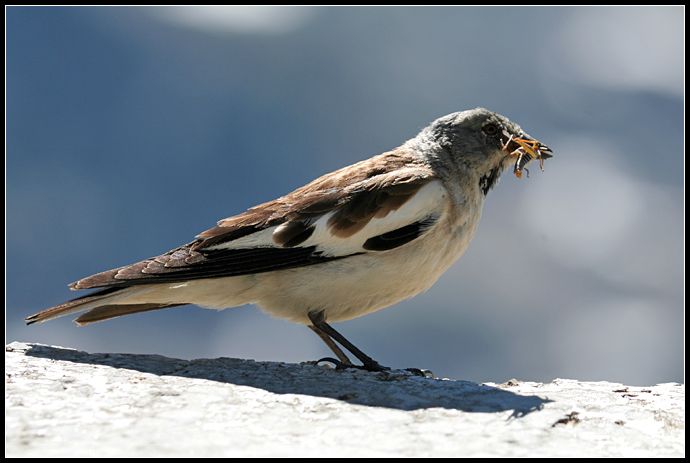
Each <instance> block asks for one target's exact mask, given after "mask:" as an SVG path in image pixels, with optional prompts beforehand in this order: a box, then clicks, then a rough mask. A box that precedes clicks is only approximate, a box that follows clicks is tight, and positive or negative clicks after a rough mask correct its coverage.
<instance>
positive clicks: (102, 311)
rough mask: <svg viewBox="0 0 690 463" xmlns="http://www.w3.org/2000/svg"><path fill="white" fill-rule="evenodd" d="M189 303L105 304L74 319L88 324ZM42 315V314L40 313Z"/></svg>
mask: <svg viewBox="0 0 690 463" xmlns="http://www.w3.org/2000/svg"><path fill="white" fill-rule="evenodd" d="M181 305H188V304H155V303H151V304H129V305H125V304H121V305H103V306H101V307H97V308H95V309H92V310H89V311H88V312H86V313H85V314H83V315H80V316H79V317H77V318H76V319H75V320H74V321H75V322H77V324H78V325H79V326H82V325H88V324H89V323H96V322H100V321H103V320H108V319H110V318H115V317H122V316H123V315H131V314H134V313H139V312H149V311H151V310H161V309H169V308H170V307H179V306H181ZM39 315H40V314H39Z"/></svg>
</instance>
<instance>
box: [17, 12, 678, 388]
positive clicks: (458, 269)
mask: <svg viewBox="0 0 690 463" xmlns="http://www.w3.org/2000/svg"><path fill="white" fill-rule="evenodd" d="M6 14H7V16H6V31H7V33H6V40H7V45H6V46H7V61H6V69H7V71H6V74H7V87H6V98H7V103H6V104H7V106H6V115H7V122H6V131H7V141H6V150H7V151H6V269H7V272H6V307H7V313H6V338H7V341H14V340H20V341H32V342H43V343H49V344H55V345H61V346H68V347H73V348H77V349H82V350H87V351H90V352H134V353H157V354H162V355H167V356H172V357H180V358H187V359H191V358H199V357H217V356H226V357H240V358H251V359H257V360H276V361H289V362H298V361H302V360H309V359H317V358H319V357H322V356H325V355H328V354H330V352H329V351H328V350H327V348H326V347H325V345H323V344H322V342H321V341H320V340H319V339H318V338H317V337H316V336H314V335H313V334H312V333H311V332H310V331H309V330H308V329H307V328H305V327H302V326H299V325H294V324H290V323H288V322H284V321H281V320H275V319H272V318H271V317H269V316H268V315H265V314H263V313H261V312H260V311H259V310H257V309H256V308H255V307H252V306H247V307H241V308H234V309H228V310H225V311H223V312H220V313H218V312H216V311H212V310H202V309H199V308H197V307H194V306H188V307H184V308H175V309H170V310H165V311H159V312H152V313H148V314H141V315H135V316H131V317H124V318H120V319H116V320H112V321H108V322H105V323H99V324H95V325H90V326H87V327H82V328H77V327H76V325H74V324H73V323H72V322H71V321H70V320H71V318H73V317H65V318H63V319H59V320H55V321H52V322H50V323H46V324H42V325H38V326H31V327H25V326H24V324H23V322H22V319H23V318H24V317H26V316H27V315H31V314H33V313H35V312H37V311H40V310H43V309H45V308H47V307H49V306H51V305H54V304H56V303H59V302H62V301H64V300H66V299H68V298H71V297H74V296H75V293H71V292H70V291H68V290H67V287H66V286H65V285H66V284H67V283H70V282H72V281H75V280H77V279H79V278H82V277H85V276H88V275H91V274H93V273H96V272H99V271H103V270H107V269H110V268H114V267H119V266H122V265H125V264H129V263H133V262H135V261H139V260H141V259H144V258H147V257H151V256H154V255H158V254H161V253H164V252H166V251H168V250H170V249H172V248H174V247H177V246H179V245H181V244H184V243H186V242H189V241H191V240H192V239H193V238H194V235H196V234H197V233H199V232H201V231H203V230H205V229H207V228H210V227H212V226H213V225H214V224H215V222H216V221H217V220H219V219H221V218H224V217H227V216H231V215H235V214H237V213H240V212H242V211H244V210H245V209H247V208H249V207H251V206H253V205H255V204H258V203H260V202H264V201H268V200H271V199H273V198H275V197H277V196H280V195H282V194H286V193H288V192H290V191H292V190H293V189H294V188H297V187H299V186H302V185H303V184H305V183H307V182H309V181H310V180H312V179H314V178H316V177H317V176H319V175H322V174H324V173H327V172H329V171H331V170H334V169H336V168H339V167H342V166H345V165H348V164H351V163H353V162H356V161H359V160H361V159H365V158H368V157H370V156H372V155H375V154H379V153H381V152H383V151H386V150H389V149H392V148H394V147H396V146H398V145H400V144H401V143H403V142H404V141H405V140H407V139H409V138H411V137H413V136H414V135H415V134H416V133H417V132H418V131H419V129H421V128H422V127H424V126H426V125H427V124H428V123H429V122H431V121H432V120H434V119H436V118H437V117H440V116H443V115H445V114H448V113H451V112H455V111H460V110H465V109H471V108H474V107H477V106H483V107H486V108H489V109H491V110H493V111H496V112H499V113H500V114H503V115H505V116H507V117H509V118H510V119H512V120H514V121H516V122H517V123H519V124H521V125H522V127H523V129H524V130H525V131H527V132H528V133H530V134H531V135H532V136H534V137H536V138H537V139H539V140H541V141H542V142H544V143H547V144H548V145H549V146H550V147H552V149H553V151H554V154H555V157H554V159H552V160H549V161H548V162H547V163H546V165H545V167H546V173H542V172H540V171H539V168H538V166H536V165H533V166H532V168H531V169H530V171H531V175H530V178H529V179H527V178H526V177H523V178H522V179H521V180H518V179H517V178H515V177H514V176H513V175H512V174H510V173H509V172H508V173H506V174H505V175H504V177H503V179H502V181H501V184H500V185H499V186H498V187H497V188H496V189H495V190H494V191H493V192H491V193H490V195H489V197H488V199H487V202H486V204H485V207H484V216H483V218H482V221H481V223H480V225H479V228H478V231H477V234H476V236H475V238H474V241H473V242H472V244H471V245H470V248H469V250H468V251H467V252H466V253H465V255H464V256H463V257H462V258H461V259H460V260H459V261H458V262H457V263H456V264H455V265H454V266H453V267H452V268H451V269H450V270H449V271H448V272H446V274H445V275H444V276H443V277H442V278H441V279H440V280H439V281H438V283H437V284H436V285H435V286H434V287H433V288H432V289H431V290H429V291H428V292H426V293H424V294H422V295H420V296H417V297H416V298H414V299H411V300H408V301H405V302H402V303H400V304H397V305H396V306H393V307H391V308H387V309H384V310H382V311H379V312H377V313H375V314H371V315H369V316H366V317H362V318H359V319H356V320H352V321H349V322H346V323H339V324H336V325H335V326H336V328H337V329H339V330H340V331H341V332H343V333H344V334H345V335H346V336H347V337H348V338H349V339H350V340H352V341H353V342H354V343H355V344H356V345H357V346H359V347H360V348H362V349H363V350H364V351H365V352H367V353H368V354H369V355H371V356H372V357H374V358H375V359H377V360H379V361H380V362H381V363H383V364H386V365H389V366H393V367H409V366H416V367H423V368H429V369H431V370H433V371H434V372H435V373H436V374H437V375H439V376H444V377H450V378H455V379H467V380H473V381H496V382H502V381H505V380H508V379H510V378H513V377H516V378H518V379H521V380H532V381H550V380H552V379H554V378H557V377H563V378H576V379H580V380H609V381H618V382H623V383H628V384H633V385H651V384H655V383H660V382H668V381H678V382H683V381H684V329H683V326H684V275H683V273H684V202H683V201H684V200H683V196H684V142H683V132H684V122H683V119H684V43H685V22H684V14H685V11H684V8H683V7H627V8H625V7H622V8H595V7H592V8H493V7H480V8H466V7H436V8H414V7H401V8H329V7H323V8H311V7H305V8H292V7H247V8H241V7H229V8H225V9H217V8H215V7H213V8H198V7H191V8H183V7H172V8H163V7H161V8H113V7H107V8H101V7H78V8H75V7H67V8H62V7H9V8H7V9H6ZM400 284H402V285H404V284H405V282H404V281H401V282H400Z"/></svg>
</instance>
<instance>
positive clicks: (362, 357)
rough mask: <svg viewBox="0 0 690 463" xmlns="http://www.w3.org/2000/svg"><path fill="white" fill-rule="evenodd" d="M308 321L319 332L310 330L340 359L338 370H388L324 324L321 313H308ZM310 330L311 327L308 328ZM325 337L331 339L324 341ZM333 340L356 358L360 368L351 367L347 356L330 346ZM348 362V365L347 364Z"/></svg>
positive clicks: (324, 320)
mask: <svg viewBox="0 0 690 463" xmlns="http://www.w3.org/2000/svg"><path fill="white" fill-rule="evenodd" d="M309 320H311V322H312V324H313V325H314V328H317V329H318V330H319V331H321V333H319V331H316V330H315V329H314V328H312V330H313V331H314V332H315V333H316V334H318V335H319V337H320V338H321V339H322V340H323V341H324V342H325V343H326V345H328V347H330V348H331V350H332V351H333V352H334V353H335V355H336V356H338V358H339V359H340V361H341V362H342V364H341V365H338V366H339V367H340V368H347V367H355V368H362V369H364V370H367V371H384V370H390V368H388V367H384V366H382V365H380V364H379V363H378V362H377V361H376V360H374V359H372V358H371V357H369V356H368V355H366V354H365V353H364V352H362V351H361V350H359V349H357V348H356V347H355V346H354V344H352V343H351V342H350V341H348V340H347V339H345V337H344V336H343V335H342V334H340V333H338V332H337V331H336V330H335V329H333V328H332V327H331V326H330V325H329V324H328V323H326V319H325V317H324V315H323V312H310V313H309ZM310 328H311V327H310ZM324 335H325V336H327V337H328V338H332V339H330V342H329V341H326V338H325V337H324ZM333 340H335V341H337V342H339V343H340V345H341V346H343V347H344V348H345V349H347V350H349V351H350V352H351V353H352V355H354V356H355V357H357V358H358V359H359V361H360V362H362V366H361V367H359V366H357V365H353V364H352V362H350V359H348V358H347V356H346V355H345V354H344V353H343V351H342V350H340V349H339V348H338V346H335V347H336V349H337V350H336V349H334V348H333V347H332V346H333V345H335V343H333ZM341 355H342V356H343V357H344V358H345V359H347V362H345V361H344V360H343V358H342V357H341ZM348 362H349V364H348Z"/></svg>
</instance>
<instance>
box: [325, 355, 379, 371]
mask: <svg viewBox="0 0 690 463" xmlns="http://www.w3.org/2000/svg"><path fill="white" fill-rule="evenodd" d="M321 362H329V363H332V364H334V365H335V369H336V370H345V369H347V368H356V369H358V370H364V371H386V370H390V368H388V367H384V366H383V365H380V364H379V363H378V362H375V361H374V362H373V363H369V362H368V363H366V364H364V365H355V364H354V363H345V362H341V361H340V360H336V359H334V358H333V357H324V358H322V359H320V360H317V361H316V364H317V365H318V364H319V363H321Z"/></svg>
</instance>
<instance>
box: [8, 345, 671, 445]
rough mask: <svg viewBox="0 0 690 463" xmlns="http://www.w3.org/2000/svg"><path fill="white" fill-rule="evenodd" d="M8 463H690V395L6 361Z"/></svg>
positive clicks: (323, 372) (269, 370)
mask: <svg viewBox="0 0 690 463" xmlns="http://www.w3.org/2000/svg"><path fill="white" fill-rule="evenodd" d="M5 350H6V354H5V456H6V457H94V456H97V457H122V456H130V457H131V456H139V457H142V456H148V457H182V456H193V457H226V456H227V457H240V456H252V457H265V456H267V457H270V456H300V457H304V456H311V457H323V456H339V457H344V456H359V457H371V456H381V457H395V456H408V457H419V456H434V457H502V456H513V457H520V456H524V457H527V456H530V457H554V456H556V457H558V456H562V457H575V456H590V457H595V456H609V457H651V456H676V457H681V456H684V454H685V437H684V435H685V433H684V430H685V411H684V409H685V387H684V385H681V384H677V383H667V384H659V385H656V386H651V387H632V386H624V385H622V384H616V383H609V382H580V381H575V380H562V379H557V380H555V381H553V382H552V383H549V384H543V383H533V382H522V381H515V380H512V381H509V382H507V383H505V384H501V385H498V384H493V383H485V384H482V385H477V384H475V383H471V382H467V381H454V380H447V379H430V378H421V377H417V376H413V375H411V374H410V373H408V372H406V371H401V370H392V371H389V372H383V373H369V372H364V371H359V370H344V371H338V370H334V369H332V368H329V367H326V366H314V365H293V364H283V363H272V362H254V361H251V360H238V359H230V358H219V359H199V360H191V361H187V360H179V359H171V358H166V357H162V356H158V355H135V354H88V353H86V352H80V351H76V350H73V349H68V348H63V347H54V346H46V345H41V344H30V343H19V342H14V343H12V344H9V345H7V346H6V348H5Z"/></svg>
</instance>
